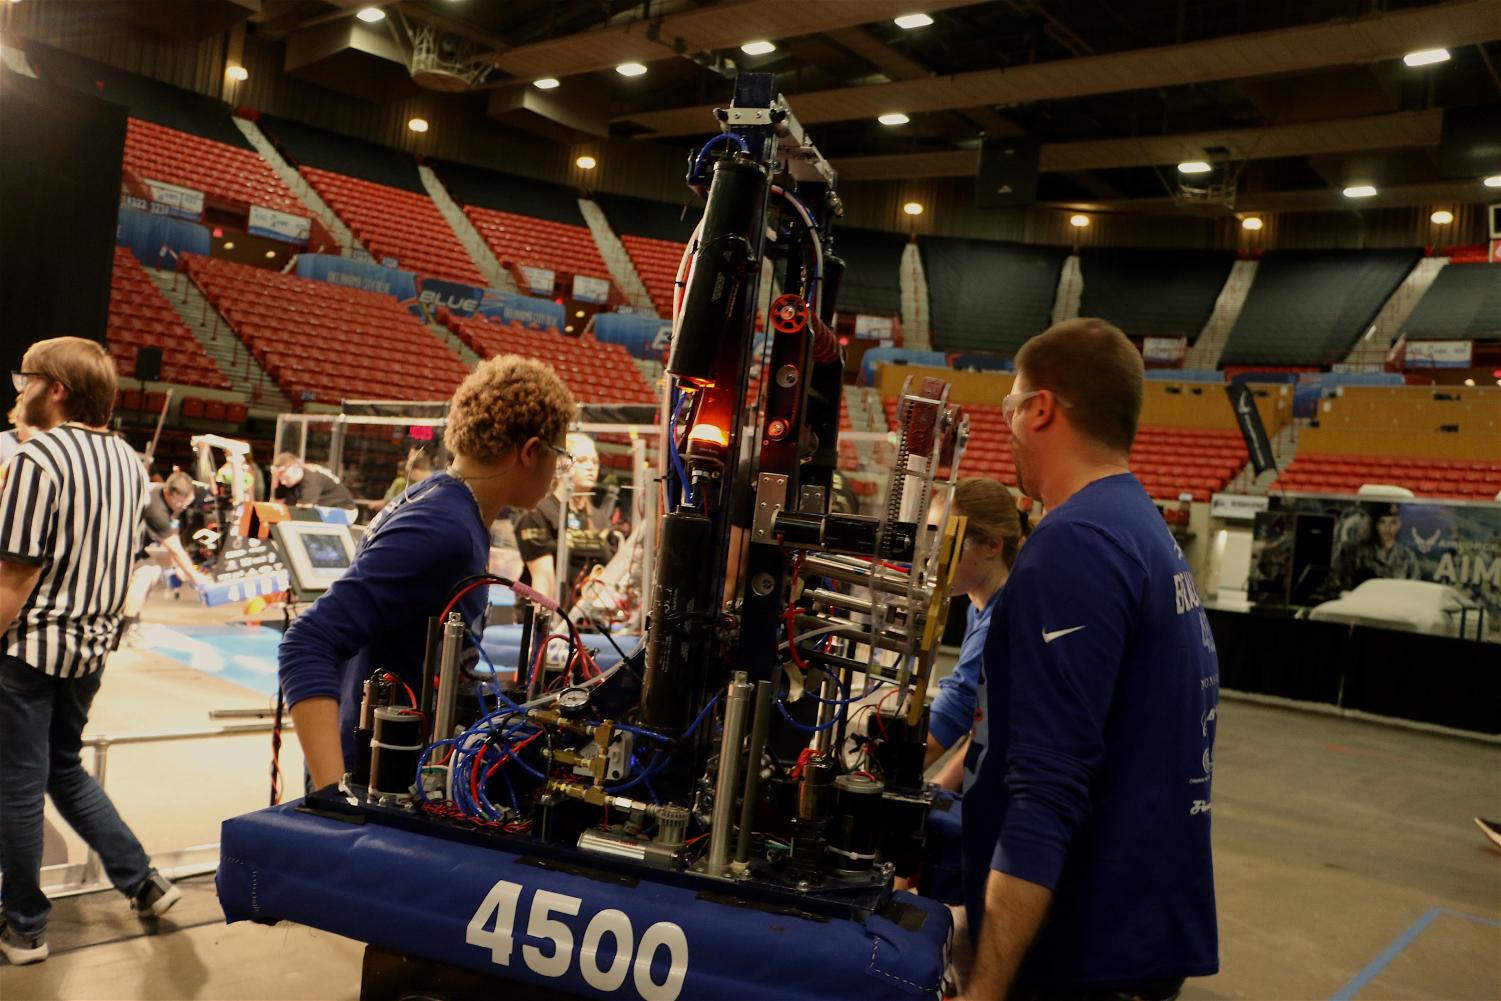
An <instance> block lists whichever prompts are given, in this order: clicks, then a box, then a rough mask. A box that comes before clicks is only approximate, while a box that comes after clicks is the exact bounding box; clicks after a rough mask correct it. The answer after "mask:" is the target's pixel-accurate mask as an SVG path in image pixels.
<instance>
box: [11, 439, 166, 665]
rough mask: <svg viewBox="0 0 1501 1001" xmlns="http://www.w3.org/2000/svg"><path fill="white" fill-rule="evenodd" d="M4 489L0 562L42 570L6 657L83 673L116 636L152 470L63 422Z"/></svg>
mask: <svg viewBox="0 0 1501 1001" xmlns="http://www.w3.org/2000/svg"><path fill="white" fill-rule="evenodd" d="M6 473H7V475H6V476H5V482H4V485H3V486H0V560H5V561H7V562H11V563H20V564H22V565H25V566H35V567H41V576H40V577H39V578H38V580H37V585H36V588H35V589H34V590H33V591H32V592H31V597H30V598H28V599H27V600H26V603H25V604H24V605H22V606H21V612H20V614H19V615H17V616H16V620H15V622H13V623H12V624H11V626H10V628H9V629H8V630H6V632H5V637H4V644H5V647H4V649H5V653H6V654H8V655H9V656H12V657H16V658H18V659H20V660H22V661H25V662H26V663H27V664H29V665H31V666H32V667H34V668H36V669H38V670H40V671H44V672H45V673H47V674H50V675H55V676H58V677H63V678H77V677H82V676H84V675H86V674H91V673H93V672H94V671H97V670H99V669H100V668H102V667H103V666H104V660H105V658H106V657H107V656H108V655H109V653H110V652H111V651H112V650H114V648H115V645H116V643H118V642H119V635H120V621H121V611H122V609H123V608H124V606H125V590H126V587H127V586H128V584H129V583H130V570H131V564H132V562H133V559H134V555H135V552H136V550H137V548H138V547H139V545H140V541H141V528H142V524H143V520H144V512H145V508H146V473H145V470H144V469H142V467H141V460H140V458H139V457H138V456H137V455H136V454H135V452H134V451H132V450H131V448H130V446H129V445H127V444H126V443H125V441H124V440H123V439H121V438H118V437H116V436H115V435H113V434H110V433H108V432H103V431H90V430H87V429H85V428H81V427H77V426H74V425H68V424H64V425H62V426H60V427H56V428H53V429H52V430H51V431H48V432H46V433H45V434H39V435H36V436H35V437H33V438H32V439H31V440H30V441H28V442H26V444H24V445H22V446H21V450H20V452H18V453H17V454H16V456H15V457H14V458H13V459H11V461H10V463H9V464H8V466H7V467H6Z"/></svg>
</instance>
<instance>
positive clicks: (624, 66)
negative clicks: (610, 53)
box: [615, 63, 646, 76]
mask: <svg viewBox="0 0 1501 1001" xmlns="http://www.w3.org/2000/svg"><path fill="white" fill-rule="evenodd" d="M615 72H616V73H619V74H620V75H621V76H645V75H646V67H645V66H642V65H641V64H640V63H621V64H620V65H619V66H617V67H615Z"/></svg>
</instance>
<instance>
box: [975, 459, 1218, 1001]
mask: <svg viewBox="0 0 1501 1001" xmlns="http://www.w3.org/2000/svg"><path fill="white" fill-rule="evenodd" d="M978 697H979V701H980V705H981V706H983V707H984V711H983V713H982V714H981V719H980V720H979V721H978V722H977V723H976V728H975V736H974V739H973V741H972V742H971V744H970V750H969V756H968V758H967V760H966V768H967V771H968V772H969V773H971V774H969V775H966V788H965V794H964V856H965V857H964V881H965V904H966V906H967V908H968V910H969V925H970V928H971V929H972V930H973V934H975V935H976V936H977V940H978V936H979V934H980V928H981V924H982V920H983V911H984V901H985V884H986V880H987V878H988V876H989V873H990V871H991V870H992V869H995V870H997V871H1000V872H1003V873H1006V874H1008V875H1011V876H1014V877H1017V878H1019V879H1023V880H1026V881H1027V882H1030V883H1036V884H1038V885H1040V886H1045V887H1048V888H1049V889H1051V890H1052V891H1053V900H1052V905H1051V907H1050V909H1049V912H1048V916H1047V918H1046V919H1045V921H1044V923H1043V926H1042V928H1041V930H1040V931H1039V932H1038V935H1037V938H1036V941H1035V942H1034V944H1033V946H1032V949H1031V951H1030V952H1029V953H1028V954H1027V958H1026V960H1025V961H1024V963H1023V965H1022V967H1021V970H1020V972H1019V974H1018V978H1017V984H1018V985H1019V986H1023V987H1033V988H1051V989H1068V988H1077V989H1090V990H1095V989H1108V988H1124V987H1130V986H1133V985H1136V984H1139V983H1141V982H1143V981H1149V980H1157V979H1167V978H1174V977H1190V976H1206V975H1208V974H1212V973H1215V972H1217V971H1218V969H1219V945H1218V933H1217V930H1216V923H1215V907H1214V872H1213V867H1212V863H1211V858H1210V839H1209V809H1210V803H1211V799H1210V791H1209V790H1210V777H1211V773H1212V771H1213V768H1214V735H1215V727H1216V724H1215V716H1216V707H1217V706H1218V704H1219V666H1218V661H1217V659H1216V656H1215V650H1214V639H1213V637H1212V636H1211V634H1210V632H1209V623H1208V620H1207V618H1206V617H1205V615H1204V611H1203V608H1202V607H1201V604H1200V601H1199V594H1198V590H1197V588H1196V587H1195V585H1194V580H1193V576H1192V574H1191V573H1190V572H1189V568H1188V564H1187V563H1186V562H1185V561H1184V559H1183V554H1182V552H1181V550H1179V548H1178V545H1177V543H1176V542H1174V540H1173V538H1172V535H1171V533H1170V532H1169V531H1168V529H1167V526H1166V525H1165V524H1164V523H1163V520H1162V515H1161V514H1160V513H1159V512H1158V510H1157V508H1156V507H1155V506H1154V505H1153V504H1152V502H1151V500H1150V499H1149V498H1148V497H1147V494H1146V492H1145V491H1144V490H1143V489H1142V487H1141V484H1140V483H1138V482H1137V480H1136V478H1135V477H1134V476H1131V475H1130V474H1121V475H1119V476H1111V477H1107V478H1106V479H1103V480H1097V481H1095V482H1094V483H1091V484H1089V485H1088V486H1086V487H1085V488H1084V489H1083V490H1080V491H1079V492H1078V493H1076V494H1075V495H1074V496H1073V497H1071V498H1069V500H1068V501H1067V502H1066V503H1064V504H1061V505H1059V507H1058V508H1057V509H1056V510H1053V511H1050V512H1048V515H1047V517H1046V518H1044V519H1043V520H1042V522H1041V524H1039V525H1038V527H1037V528H1036V529H1035V530H1034V531H1033V532H1032V535H1031V537H1030V538H1029V539H1028V540H1027V544H1026V545H1025V546H1023V547H1022V550H1021V554H1020V555H1019V556H1018V558H1017V562H1016V566H1015V567H1014V568H1013V570H1012V573H1011V579H1010V580H1009V581H1007V583H1006V586H1005V588H1003V589H1002V591H1001V597H1000V599H999V601H998V602H997V603H996V608H995V611H994V613H993V615H992V621H991V627H990V635H989V639H988V641H987V643H986V647H985V657H984V668H983V671H982V674H981V682H980V692H979V696H978Z"/></svg>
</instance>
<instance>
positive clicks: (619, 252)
mask: <svg viewBox="0 0 1501 1001" xmlns="http://www.w3.org/2000/svg"><path fill="white" fill-rule="evenodd" d="M579 212H581V213H582V214H583V216H584V222H585V223H586V224H587V225H588V227H589V232H590V233H591V234H592V235H593V236H594V245H595V246H596V247H597V248H599V255H600V257H602V258H604V262H605V266H606V267H607V268H609V269H610V277H611V278H612V279H614V281H615V287H616V288H618V289H620V291H621V292H623V293H625V297H626V299H627V300H629V301H630V304H631V305H632V306H635V307H636V308H638V309H653V308H657V309H658V313H657V315H658V316H666V315H668V314H666V313H662V312H660V307H657V306H656V305H655V303H654V302H653V300H652V297H651V295H649V294H648V293H647V290H646V285H645V283H644V282H643V281H642V280H641V276H640V275H639V274H637V272H636V265H635V264H634V263H633V262H632V260H631V255H630V254H629V253H627V251H626V247H625V244H624V243H622V242H621V239H620V237H619V236H617V235H615V230H614V229H613V228H612V227H611V226H610V220H609V219H607V218H605V212H604V209H602V208H600V207H599V203H598V202H596V201H594V200H593V199H592V198H580V199H579Z"/></svg>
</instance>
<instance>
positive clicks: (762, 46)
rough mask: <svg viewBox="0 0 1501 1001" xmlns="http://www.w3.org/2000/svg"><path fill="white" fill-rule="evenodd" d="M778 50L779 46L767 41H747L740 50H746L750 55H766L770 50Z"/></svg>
mask: <svg viewBox="0 0 1501 1001" xmlns="http://www.w3.org/2000/svg"><path fill="white" fill-rule="evenodd" d="M776 50H777V47H776V46H775V45H772V44H771V43H770V42H767V41H760V42H746V43H745V44H744V45H742V46H740V51H741V52H744V53H745V54H746V55H748V56H764V55H766V54H767V53H768V52H775V51H776Z"/></svg>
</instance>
